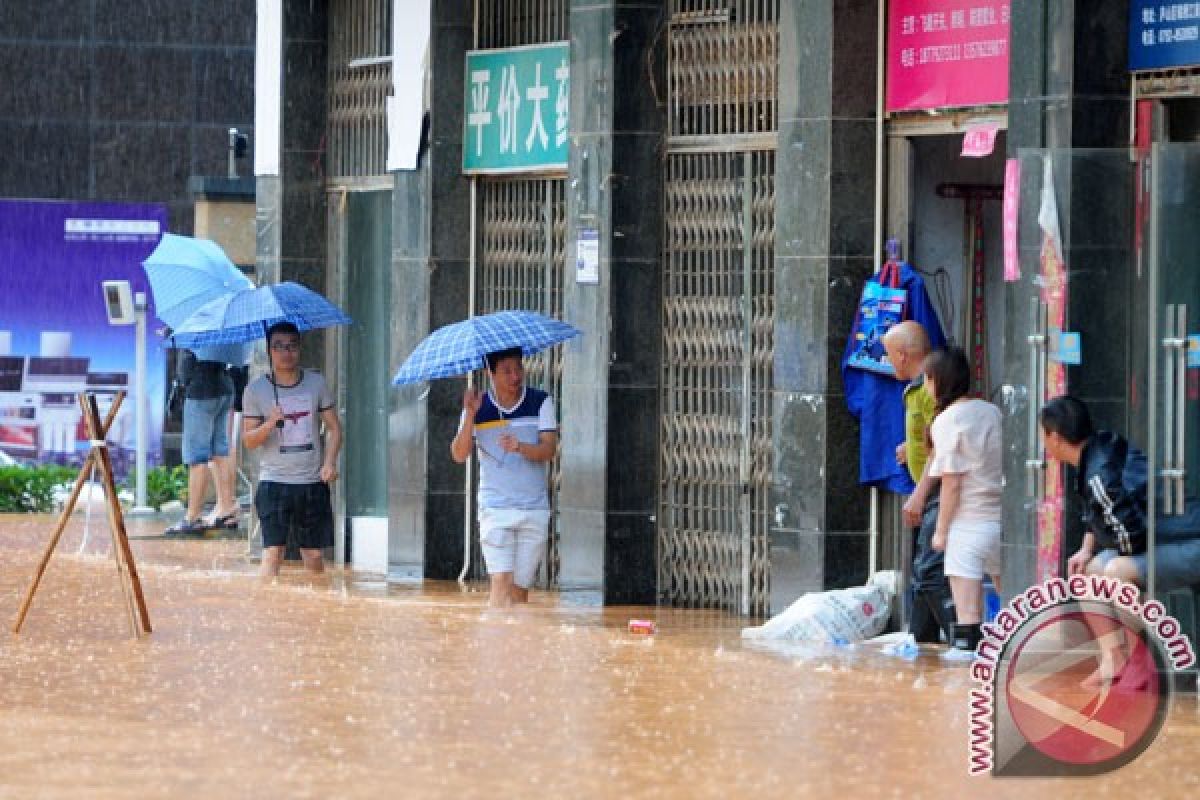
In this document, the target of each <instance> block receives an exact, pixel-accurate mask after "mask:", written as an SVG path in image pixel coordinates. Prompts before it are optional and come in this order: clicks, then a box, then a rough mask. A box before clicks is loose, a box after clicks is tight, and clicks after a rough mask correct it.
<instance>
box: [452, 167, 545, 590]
mask: <svg viewBox="0 0 1200 800" xmlns="http://www.w3.org/2000/svg"><path fill="white" fill-rule="evenodd" d="M479 189H480V190H479V196H480V203H479V233H480V247H479V252H480V257H479V267H478V270H479V272H478V288H477V290H476V312H477V313H479V314H487V313H490V312H492V311H499V310H501V309H506V308H520V309H526V310H530V311H538V312H540V313H543V314H546V315H547V316H550V317H554V318H555V319H562V294H563V293H562V282H563V273H564V271H565V269H566V229H567V201H566V194H565V182H564V181H563V180H561V179H553V178H551V179H531V180H510V179H505V180H486V181H483V182H482V183H481V184H480V187H479ZM525 369H526V379H527V381H528V382H529V383H530V384H531V385H533V386H538V387H541V388H542V389H545V390H546V391H547V392H549V393H550V394H551V395H553V396H554V398H555V399H556V400H557V399H558V398H560V397H561V396H562V392H561V389H562V348H559V347H555V348H551V349H550V350H546V351H543V352H541V353H538V354H537V355H535V356H531V357H528V358H526V359H525ZM558 486H559V462H558V459H555V460H554V461H552V462H550V500H551V504H553V503H554V498H555V497H556V496H557V494H558ZM472 502H474V498H472ZM552 512H553V509H552ZM557 519H558V517H557V515H556V514H554V513H551V515H550V544H549V548H548V550H547V553H546V562H545V572H544V581H545V585H546V586H551V587H552V586H557V585H558V565H559V556H558V552H559V551H558V525H557ZM473 541H474V543H473V544H472V555H471V571H472V574H473V575H474V576H476V577H482V576H483V575H484V574H485V573H484V569H483V561H482V554H481V553H480V552H479V539H478V537H477V536H476V537H473Z"/></svg>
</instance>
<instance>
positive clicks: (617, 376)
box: [558, 0, 665, 603]
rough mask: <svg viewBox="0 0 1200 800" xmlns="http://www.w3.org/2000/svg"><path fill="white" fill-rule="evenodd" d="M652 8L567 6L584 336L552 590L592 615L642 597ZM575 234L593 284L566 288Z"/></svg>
mask: <svg viewBox="0 0 1200 800" xmlns="http://www.w3.org/2000/svg"><path fill="white" fill-rule="evenodd" d="M663 5H664V3H662V2H661V0H659V1H651V2H640V3H625V2H621V3H619V2H615V0H600V2H591V0H586V1H585V0H573V2H572V3H571V19H570V31H571V121H570V131H571V155H570V166H569V175H568V177H567V186H568V191H567V225H568V228H567V230H568V234H567V236H568V245H567V248H568V249H567V264H568V266H567V271H568V274H567V275H566V276H565V288H564V309H565V314H566V318H567V319H568V320H569V321H571V322H572V323H573V324H575V325H576V326H578V327H579V328H581V329H582V330H583V332H584V335H583V336H582V337H581V338H580V339H578V340H575V341H573V342H571V343H569V344H568V345H567V349H566V353H565V359H564V373H563V422H564V425H563V431H562V456H561V458H562V488H561V491H560V493H559V497H558V507H559V514H560V523H559V530H560V531H561V537H562V538H561V551H560V552H561V565H562V567H561V573H560V582H561V584H562V586H563V588H565V589H603V591H604V600H605V602H606V603H651V602H653V601H654V598H655V575H656V564H655V535H656V532H655V525H654V508H655V503H656V498H657V489H656V487H657V474H658V397H659V383H658V380H659V378H658V375H659V365H660V364H659V362H660V356H659V351H660V344H659V343H660V336H661V334H660V330H659V324H660V304H661V291H660V288H659V275H660V261H659V255H660V252H661V236H662V212H661V190H660V187H661V162H660V159H659V156H658V152H659V145H660V142H661V136H662V130H663V127H664V114H663V109H662V108H660V107H659V106H658V105H657V103H656V102H655V98H654V96H653V93H652V92H651V91H650V90H649V86H650V80H649V77H648V75H647V69H649V66H648V65H649V64H650V63H652V62H651V60H649V59H647V52H648V50H649V49H650V48H653V47H655V46H656V40H655V33H656V32H657V31H658V30H659V27H660V25H661V24H662V21H663V19H662V15H663V14H664V13H665V12H664V9H663ZM653 63H655V64H657V65H659V66H658V68H659V69H661V64H662V63H663V58H662V54H661V53H660V54H659V57H658V58H657V59H654V60H653ZM657 82H658V85H659V86H663V85H664V84H663V81H662V75H661V74H660V75H658V76H657ZM585 229H594V230H596V231H598V233H599V239H600V282H599V284H596V285H590V284H578V283H576V281H575V269H574V253H575V243H576V241H578V238H579V233H580V231H582V230H585Z"/></svg>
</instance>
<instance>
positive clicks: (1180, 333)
mask: <svg viewBox="0 0 1200 800" xmlns="http://www.w3.org/2000/svg"><path fill="white" fill-rule="evenodd" d="M1187 351H1188V338H1187V306H1186V305H1184V304H1182V303H1180V304H1179V306H1178V310H1177V311H1176V312H1175V472H1176V474H1175V475H1173V476H1172V480H1173V481H1174V483H1175V513H1176V514H1177V515H1181V514H1183V506H1184V502H1183V500H1184V498H1183V495H1184V488H1185V487H1184V484H1185V478H1186V476H1187Z"/></svg>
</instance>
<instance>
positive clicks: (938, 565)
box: [908, 491, 956, 644]
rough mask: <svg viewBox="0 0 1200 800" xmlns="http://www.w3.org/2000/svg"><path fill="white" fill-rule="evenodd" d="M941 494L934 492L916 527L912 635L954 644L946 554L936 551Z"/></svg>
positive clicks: (953, 621)
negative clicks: (934, 537) (939, 496)
mask: <svg viewBox="0 0 1200 800" xmlns="http://www.w3.org/2000/svg"><path fill="white" fill-rule="evenodd" d="M939 507H940V503H939V498H938V494H937V492H936V491H934V492H932V493H931V494H930V496H929V499H928V500H927V501H926V502H925V510H924V511H923V512H922V513H921V526H920V527H919V528H913V532H912V533H913V560H912V581H911V582H910V586H909V600H910V603H911V609H912V613H911V615H910V616H909V622H908V632H909V633H911V634H912V635H913V638H914V639H916V640H917V641H918V642H923V643H929V644H935V643H937V642H938V641H939V639H940V637H941V636H942V635H944V636H945V637H946V641H947V642H950V641H953V638H952V637H953V626H954V623H955V621H956V617H955V611H954V596H953V595H952V594H950V581H949V580H947V579H946V572H945V567H946V559H945V555H944V554H943V553H941V552H939V551H937V550H934V549H933V534H934V531H935V530H936V529H937V516H938V508H939Z"/></svg>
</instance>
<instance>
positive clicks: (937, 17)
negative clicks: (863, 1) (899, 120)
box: [886, 0, 1010, 111]
mask: <svg viewBox="0 0 1200 800" xmlns="http://www.w3.org/2000/svg"><path fill="white" fill-rule="evenodd" d="M1009 16H1010V0H891V2H890V3H888V40H887V101H886V103H887V110H888V111H918V110H927V109H934V108H954V107H961V106H984V105H998V104H1003V103H1007V102H1008V56H1009Z"/></svg>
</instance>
